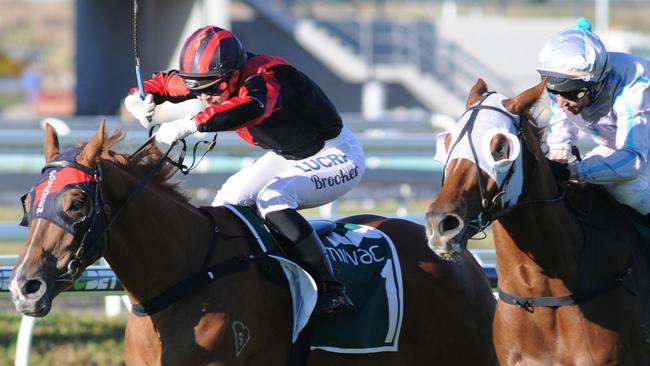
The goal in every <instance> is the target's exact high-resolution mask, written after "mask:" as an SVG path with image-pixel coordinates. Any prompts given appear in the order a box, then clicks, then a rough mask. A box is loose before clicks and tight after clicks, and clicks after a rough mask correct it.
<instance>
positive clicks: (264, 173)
mask: <svg viewBox="0 0 650 366" xmlns="http://www.w3.org/2000/svg"><path fill="white" fill-rule="evenodd" d="M364 170H365V157H364V154H363V149H362V147H361V144H359V141H358V140H357V138H356V137H355V136H354V135H353V134H352V133H351V132H350V130H348V129H347V128H345V127H343V129H342V130H341V133H340V134H339V135H338V136H337V137H335V138H333V139H331V140H328V141H326V142H325V146H324V147H323V148H322V149H321V150H320V151H319V152H317V153H316V154H314V155H313V156H310V157H308V158H306V159H303V160H288V159H285V158H284V157H282V156H280V155H278V154H276V153H275V152H272V151H271V152H267V153H266V154H264V155H263V156H262V157H260V158H259V159H257V160H256V161H255V162H254V163H252V164H251V165H249V166H247V167H244V168H243V169H241V170H240V171H239V172H237V173H235V174H234V175H233V176H231V177H230V178H228V180H227V181H226V182H225V183H224V185H223V186H222V187H221V190H219V192H218V193H217V196H216V197H215V198H214V201H213V202H212V206H221V205H224V204H236V205H244V206H253V205H255V206H257V209H258V211H259V213H260V214H261V215H262V217H266V214H267V213H269V212H273V211H279V210H284V209H287V208H291V209H303V208H311V207H318V206H322V205H324V204H327V203H330V202H332V201H334V200H336V199H337V198H339V197H341V196H343V195H344V194H345V193H347V192H349V191H350V190H351V189H352V188H354V187H355V186H356V185H357V184H358V183H359V181H360V180H361V177H362V176H363V172H364Z"/></svg>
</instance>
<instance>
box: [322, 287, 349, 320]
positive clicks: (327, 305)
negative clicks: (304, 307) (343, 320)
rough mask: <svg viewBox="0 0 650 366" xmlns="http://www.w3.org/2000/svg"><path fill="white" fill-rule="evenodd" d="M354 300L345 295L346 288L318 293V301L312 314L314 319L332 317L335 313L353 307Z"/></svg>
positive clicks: (330, 289)
mask: <svg viewBox="0 0 650 366" xmlns="http://www.w3.org/2000/svg"><path fill="white" fill-rule="evenodd" d="M353 306H354V304H353V303H352V300H350V298H349V297H348V295H347V294H346V293H345V287H338V288H332V287H330V288H329V289H327V288H326V289H325V291H318V300H317V301H316V307H315V308H314V312H313V313H312V317H313V318H322V317H328V316H332V315H334V314H335V313H338V312H340V311H343V310H345V309H349V308H351V307H353Z"/></svg>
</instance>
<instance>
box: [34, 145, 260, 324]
mask: <svg viewBox="0 0 650 366" xmlns="http://www.w3.org/2000/svg"><path fill="white" fill-rule="evenodd" d="M216 136H217V135H216V134H215V136H214V138H213V139H212V141H199V142H197V143H196V144H195V145H194V149H193V158H192V164H191V165H190V166H189V167H188V166H186V165H184V164H183V159H184V156H185V148H186V144H185V141H184V140H182V139H181V140H179V141H181V142H182V144H183V150H182V151H183V152H182V153H181V155H180V157H179V158H178V160H177V161H174V160H173V159H171V158H169V153H170V152H171V151H172V149H173V148H174V146H175V145H176V143H174V144H172V145H171V146H170V147H169V149H168V150H167V151H166V152H165V153H164V154H163V155H161V157H160V159H158V161H157V162H156V164H155V165H154V166H153V168H152V169H151V170H150V171H149V173H148V174H147V176H146V177H145V178H144V179H142V180H141V181H140V184H138V186H137V187H135V188H134V189H133V190H131V191H130V193H129V195H128V196H127V198H126V199H125V201H124V203H123V204H122V205H121V206H120V207H119V208H118V209H117V210H116V211H115V212H114V213H113V214H112V215H111V219H110V221H109V222H108V224H106V225H105V226H104V228H103V230H102V231H101V233H100V234H99V235H98V236H97V237H96V239H95V240H94V241H93V242H91V243H87V241H86V240H85V234H84V239H82V240H81V242H80V245H79V248H78V249H77V251H76V253H75V254H74V256H73V258H72V260H71V261H70V263H69V264H68V271H67V272H65V273H63V274H62V275H61V276H59V278H58V279H57V281H62V280H65V281H69V282H73V281H74V280H75V278H76V277H77V276H78V275H79V273H80V269H81V268H82V266H83V264H84V262H85V261H86V260H87V259H86V258H85V257H84V256H85V254H86V251H87V248H90V249H95V250H96V249H97V248H96V246H97V245H96V244H97V242H98V241H99V240H102V239H105V240H106V241H105V243H104V245H103V246H102V249H103V250H104V251H105V250H106V248H107V247H108V246H109V240H110V235H108V233H109V231H110V228H111V227H112V226H113V224H114V223H115V221H116V220H117V218H118V217H119V215H120V213H121V212H122V211H123V209H124V208H125V207H126V206H128V205H129V203H130V202H132V201H133V200H134V199H135V197H136V196H137V195H138V194H139V193H140V192H142V190H143V189H144V187H145V186H146V185H147V184H149V183H150V182H151V180H152V179H153V178H154V177H155V175H156V173H157V172H158V171H159V170H160V167H161V166H162V164H163V163H165V162H167V163H170V164H172V165H174V166H176V167H177V168H178V169H179V170H181V171H182V172H184V174H187V173H189V172H190V171H191V170H192V169H194V168H195V167H196V166H197V165H198V162H200V161H201V159H203V157H204V156H205V155H206V154H207V152H209V151H211V150H212V149H213V147H214V145H215V144H216ZM154 141H155V140H154V136H153V135H152V136H150V137H149V139H147V141H145V143H144V144H142V146H140V147H139V148H138V149H137V150H136V151H135V152H134V153H133V154H132V155H131V156H135V155H136V154H138V153H140V152H141V151H142V150H144V149H145V148H146V147H147V146H148V145H149V144H151V143H153V142H154ZM200 143H208V144H209V145H208V150H207V151H206V152H205V153H203V155H202V156H201V158H200V159H199V160H198V162H196V163H195V161H196V150H197V147H198V145H199V144H200ZM50 167H72V168H75V169H79V170H81V171H83V172H86V173H88V174H92V175H93V176H94V177H95V181H96V183H97V187H96V189H95V192H96V195H95V207H96V211H95V216H94V217H101V218H102V219H103V220H104V221H105V220H106V219H105V217H106V215H107V214H110V211H111V210H110V207H109V206H108V205H107V204H105V203H104V199H103V196H102V187H101V183H102V181H103V180H102V171H101V165H100V164H97V167H96V168H95V169H91V168H88V167H86V166H83V165H81V164H79V163H76V162H70V161H54V162H51V163H48V164H46V166H45V168H44V169H47V168H50ZM210 219H211V220H213V219H212V218H210ZM93 223H94V221H93ZM93 223H91V224H90V228H89V229H88V231H87V232H86V233H88V232H90V231H91V230H92V226H93ZM219 232H220V229H219V227H218V226H216V225H215V223H214V221H213V236H212V239H211V241H210V243H209V246H208V253H207V254H206V257H205V259H204V263H203V265H202V268H201V270H200V271H199V272H197V273H195V274H193V275H191V276H189V277H187V278H185V279H183V280H181V281H180V282H178V283H176V284H175V285H173V286H172V287H170V288H168V289H166V290H165V291H163V292H162V293H160V294H159V295H156V296H154V297H153V298H150V299H149V300H147V301H145V302H142V303H140V304H133V305H132V312H133V313H134V314H135V315H137V316H150V315H152V314H154V313H157V312H159V311H161V310H163V309H165V308H166V307H168V306H170V305H172V304H173V303H175V302H178V301H179V300H181V299H182V298H184V297H185V296H188V295H189V294H191V293H192V292H194V291H197V290H198V289H200V288H202V287H204V286H207V285H208V284H210V283H211V282H212V281H214V280H217V279H220V278H223V277H225V276H228V275H231V274H234V273H237V272H241V271H244V270H247V269H249V268H250V267H251V266H253V265H254V264H257V263H258V262H259V261H263V260H265V259H266V257H268V256H267V254H266V253H254V254H250V255H240V256H236V257H233V258H229V259H226V260H224V261H221V262H219V263H217V264H214V265H211V266H209V265H208V261H209V259H210V258H211V257H212V253H213V252H214V245H211V243H214V242H216V238H217V235H218V234H219Z"/></svg>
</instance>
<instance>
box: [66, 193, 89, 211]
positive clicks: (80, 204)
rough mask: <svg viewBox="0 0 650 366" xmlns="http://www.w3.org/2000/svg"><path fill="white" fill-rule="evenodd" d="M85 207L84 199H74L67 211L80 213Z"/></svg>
mask: <svg viewBox="0 0 650 366" xmlns="http://www.w3.org/2000/svg"><path fill="white" fill-rule="evenodd" d="M85 206H86V200H85V197H83V196H82V197H79V198H77V199H74V200H72V201H71V202H70V207H68V209H69V210H70V211H80V210H82V209H83V208H84V207H85Z"/></svg>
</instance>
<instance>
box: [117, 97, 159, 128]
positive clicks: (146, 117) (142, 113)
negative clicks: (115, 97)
mask: <svg viewBox="0 0 650 366" xmlns="http://www.w3.org/2000/svg"><path fill="white" fill-rule="evenodd" d="M124 106H125V107H126V110H127V111H129V113H131V114H132V115H133V117H135V119H137V120H138V121H140V124H141V125H142V127H144V128H149V124H150V122H151V116H153V112H154V109H156V104H155V103H154V102H153V95H152V94H147V95H145V97H144V99H141V98H140V93H139V92H138V91H136V92H134V93H133V94H131V95H129V96H128V97H126V98H124Z"/></svg>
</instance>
